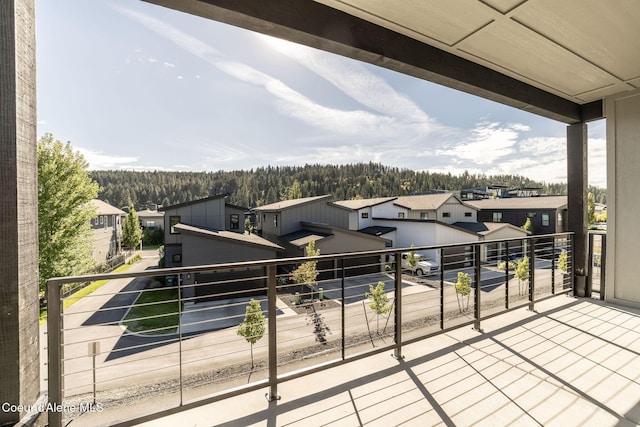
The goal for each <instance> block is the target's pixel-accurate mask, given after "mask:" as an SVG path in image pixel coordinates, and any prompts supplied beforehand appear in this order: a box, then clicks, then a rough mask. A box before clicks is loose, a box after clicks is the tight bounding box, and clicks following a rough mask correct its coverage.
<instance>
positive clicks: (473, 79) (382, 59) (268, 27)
mask: <svg viewBox="0 0 640 427" xmlns="http://www.w3.org/2000/svg"><path fill="white" fill-rule="evenodd" d="M144 1H147V2H149V3H154V4H158V5H161V6H165V7H168V8H171V9H174V10H179V11H182V12H185V13H189V14H192V15H198V16H201V17H204V18H208V19H212V20H216V21H220V22H224V23H227V24H231V25H234V26H238V27H241V28H246V29H249V30H252V31H256V32H260V33H263V34H268V35H271V36H275V37H279V38H282V39H285V40H289V41H293V42H296V43H300V44H303V45H307V46H311V47H314V48H317V49H322V50H325V51H328V52H333V53H336V54H339V55H342V56H346V57H349V58H353V59H357V60H360V61H364V62H368V63H370V64H375V65H378V66H381V67H385V68H388V69H391V70H394V71H397V72H400V73H403V74H407V75H411V76H414V77H417V78H420V79H424V80H428V81H430V82H434V83H438V84H441V85H444V86H447V87H450V88H453V89H457V90H460V91H463V92H467V93H470V94H473V95H477V96H480V97H482V98H486V99H490V100H493V101H496V102H499V103H502V104H505V105H509V106H512V107H515V108H518V109H521V110H525V111H528V112H531V113H534V114H537V115H540V116H543V117H547V118H550V119H553V120H557V121H560V122H563V123H567V124H572V123H579V122H583V121H587V120H596V119H598V118H602V117H603V115H602V101H595V102H592V103H589V104H586V105H584V106H582V105H580V104H577V103H575V102H573V101H570V100H567V99H565V98H562V97H560V96H557V95H555V94H552V93H550V92H547V91H544V90H542V89H539V88H536V87H534V86H532V85H530V84H527V83H524V82H522V81H519V80H517V79H514V78H512V77H509V76H507V75H504V74H501V73H499V72H497V71H494V70H492V69H490V68H487V67H485V66H482V65H479V64H476V63H474V62H472V61H469V60H467V59H464V58H461V57H458V56H455V55H453V54H451V53H448V52H446V51H443V50H441V49H438V48H436V47H433V46H431V45H428V44H426V43H423V42H421V41H418V40H415V39H413V38H411V37H408V36H405V35H402V34H399V33H397V32H394V31H392V30H389V29H387V28H384V27H381V26H379V25H376V24H373V23H371V22H369V21H366V20H364V19H361V18H358V17H355V16H352V15H349V14H347V13H344V12H342V11H339V10H336V9H333V8H331V7H328V6H325V5H323V4H320V3H317V2H315V1H313V0H256V1H252V0H144Z"/></svg>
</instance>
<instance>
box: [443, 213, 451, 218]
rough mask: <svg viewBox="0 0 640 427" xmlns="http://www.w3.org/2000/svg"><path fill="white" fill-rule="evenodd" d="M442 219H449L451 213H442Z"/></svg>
mask: <svg viewBox="0 0 640 427" xmlns="http://www.w3.org/2000/svg"><path fill="white" fill-rule="evenodd" d="M442 217H443V218H450V217H451V212H442Z"/></svg>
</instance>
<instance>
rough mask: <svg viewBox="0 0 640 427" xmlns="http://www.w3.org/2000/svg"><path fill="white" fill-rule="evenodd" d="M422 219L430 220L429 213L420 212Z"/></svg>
mask: <svg viewBox="0 0 640 427" xmlns="http://www.w3.org/2000/svg"><path fill="white" fill-rule="evenodd" d="M420 219H429V212H420Z"/></svg>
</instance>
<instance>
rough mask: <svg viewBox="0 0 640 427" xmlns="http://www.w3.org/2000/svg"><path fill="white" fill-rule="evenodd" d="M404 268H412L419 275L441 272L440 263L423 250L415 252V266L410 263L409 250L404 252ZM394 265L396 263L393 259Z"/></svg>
mask: <svg viewBox="0 0 640 427" xmlns="http://www.w3.org/2000/svg"><path fill="white" fill-rule="evenodd" d="M401 257H402V269H403V270H411V272H413V273H415V274H416V275H417V276H431V275H433V274H437V273H440V263H438V261H436V260H434V259H433V258H431V257H429V256H428V255H427V254H424V253H421V252H415V257H416V259H417V262H416V264H415V266H413V268H411V266H410V265H409V252H403V253H402V255H401ZM392 266H394V267H395V263H394V262H393V259H392Z"/></svg>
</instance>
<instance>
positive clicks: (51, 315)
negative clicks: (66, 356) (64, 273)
mask: <svg viewBox="0 0 640 427" xmlns="http://www.w3.org/2000/svg"><path fill="white" fill-rule="evenodd" d="M62 312H63V307H62V302H61V301H60V285H58V284H57V283H47V350H48V358H47V368H48V374H49V375H48V376H49V378H48V382H49V384H48V392H49V403H50V404H51V405H53V406H54V407H56V408H57V407H61V405H62V381H63V378H62V370H63V366H62V352H63V349H62V336H61V334H62V323H63V322H62ZM47 415H48V420H49V426H50V427H62V416H63V415H64V412H63V411H49V412H48V414H47Z"/></svg>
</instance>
